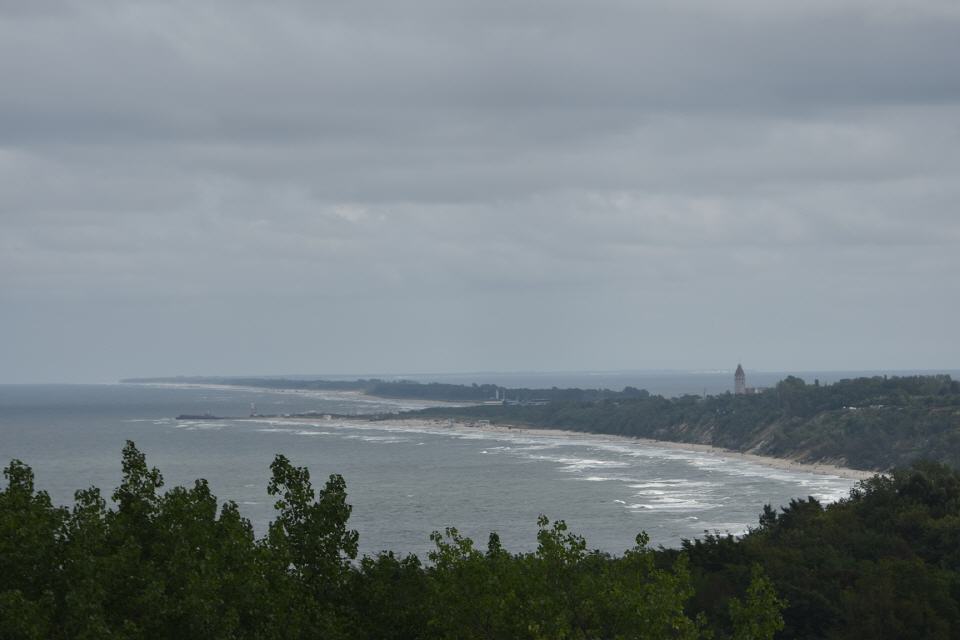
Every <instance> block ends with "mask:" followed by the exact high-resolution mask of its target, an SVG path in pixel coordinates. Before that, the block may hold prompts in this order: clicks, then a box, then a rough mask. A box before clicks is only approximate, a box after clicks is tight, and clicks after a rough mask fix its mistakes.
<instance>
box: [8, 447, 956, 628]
mask: <svg viewBox="0 0 960 640" xmlns="http://www.w3.org/2000/svg"><path fill="white" fill-rule="evenodd" d="M271 470H272V472H273V475H272V479H271V481H270V483H269V486H268V491H269V493H270V494H271V495H273V496H274V497H275V498H276V500H277V501H276V509H277V512H276V518H275V519H274V521H273V522H272V523H271V524H270V525H269V529H268V531H267V533H266V535H264V536H263V537H261V538H257V537H256V536H255V535H254V533H253V530H252V528H251V525H250V523H249V522H248V521H247V520H246V519H244V518H243V517H242V516H241V515H240V513H239V511H238V509H237V506H236V505H235V504H233V503H231V502H227V503H225V504H224V505H222V507H221V506H219V505H218V502H217V500H216V498H215V497H214V496H213V495H211V493H210V490H209V488H208V486H207V484H206V482H204V481H202V480H199V481H197V482H196V483H195V484H194V486H193V487H192V488H184V487H175V488H173V489H171V490H169V491H167V492H166V493H163V494H161V493H160V488H161V487H162V484H163V481H162V478H161V476H160V474H159V472H158V471H157V470H156V469H151V468H149V467H148V466H147V464H146V460H145V458H144V456H143V454H142V453H140V452H139V451H138V450H137V449H136V448H135V447H134V446H133V444H132V443H128V444H127V446H126V447H125V449H124V451H123V480H122V483H121V485H120V486H119V487H118V488H117V490H116V491H115V492H114V493H113V495H112V499H113V501H112V504H108V503H107V502H106V501H105V500H104V498H103V497H102V496H101V495H100V492H99V491H98V490H97V489H94V488H91V489H87V490H83V491H78V492H77V493H76V499H75V504H74V505H73V507H72V508H70V509H67V508H63V507H56V506H54V505H52V504H51V502H50V499H49V497H48V496H47V494H46V493H45V492H43V491H37V490H36V488H35V487H34V485H33V474H32V472H31V470H30V469H29V467H27V466H26V465H24V464H22V463H20V462H18V461H13V462H12V463H11V464H10V466H9V467H7V469H6V470H5V476H6V478H7V482H8V484H7V487H6V488H5V489H3V490H0V637H2V638H107V637H113V638H178V639H179V638H504V639H506V638H650V639H660V638H711V637H712V638H716V639H718V640H719V639H722V638H735V639H737V640H747V639H750V638H771V637H774V635H775V634H776V637H779V638H791V639H793V638H810V639H812V638H836V639H854V638H864V639H866V638H870V639H871V640H874V639H884V638H920V637H922V638H935V639H936V638H955V637H957V636H958V635H960V475H958V473H957V472H955V471H952V470H950V469H948V468H947V467H945V466H942V465H936V464H933V463H923V464H919V465H916V466H914V467H913V468H910V469H904V470H898V471H895V472H893V473H892V474H890V475H889V476H886V477H884V476H876V477H874V478H873V479H871V480H868V481H865V482H863V483H861V484H860V485H858V486H857V488H855V489H854V490H853V491H852V492H851V494H850V496H849V498H847V499H844V500H842V501H840V502H838V503H836V504H832V505H828V506H826V507H824V506H822V505H821V504H819V503H818V502H817V501H815V500H813V499H806V500H796V501H793V502H792V503H791V504H790V505H789V506H787V507H786V508H784V509H782V510H780V511H779V512H778V511H776V510H774V509H772V508H770V507H767V508H765V509H764V511H763V513H762V514H761V516H760V520H759V524H758V526H757V527H756V528H755V529H753V530H751V531H750V532H749V533H748V534H746V535H745V536H743V537H740V538H737V537H733V536H718V535H707V536H706V537H705V538H703V539H701V540H695V541H687V542H685V543H684V545H683V547H682V548H681V549H669V550H668V549H659V550H652V549H649V548H648V547H647V545H646V542H647V540H646V537H645V536H644V535H643V534H640V535H639V536H638V537H637V546H636V547H634V548H633V549H630V550H627V551H626V552H625V553H624V554H623V555H622V556H619V557H612V556H610V555H608V554H604V553H600V552H596V551H593V552H591V551H588V550H587V545H586V542H585V540H584V539H583V538H581V537H580V536H577V535H575V534H572V533H570V532H569V531H568V529H567V527H566V525H565V524H564V523H563V522H562V521H557V522H553V523H551V522H550V521H549V520H548V519H547V518H545V517H541V518H540V520H539V522H538V524H539V527H540V528H539V533H538V541H539V546H538V549H537V550H536V551H535V552H532V553H522V554H513V553H510V552H508V551H506V550H505V549H503V547H502V545H501V544H500V542H499V539H498V538H497V536H496V535H495V534H491V536H490V539H489V541H488V543H487V546H486V549H485V550H481V549H477V548H476V547H475V546H474V544H473V542H472V541H471V540H469V539H467V538H465V537H463V536H461V535H460V534H459V533H458V532H457V531H456V530H455V529H448V530H447V531H446V532H445V533H444V534H440V533H434V534H433V535H432V536H431V537H432V539H433V541H434V542H435V544H436V548H435V550H434V551H433V552H432V553H431V554H430V557H429V562H427V563H424V562H422V561H421V560H420V559H419V558H417V557H416V556H412V555H411V556H405V557H400V556H397V555H395V554H393V553H390V552H383V553H381V554H378V555H376V556H372V557H363V558H362V559H360V560H357V559H356V557H357V545H358V537H357V534H356V532H354V531H352V530H350V529H349V527H348V518H349V516H350V511H351V507H350V505H349V504H348V503H347V501H346V487H345V484H344V481H343V479H342V478H341V477H339V476H336V475H333V476H330V479H329V480H328V481H327V482H326V484H325V486H324V487H323V488H322V489H320V490H319V491H315V490H314V489H313V488H312V486H311V483H310V476H309V473H308V471H307V470H306V469H304V468H300V467H295V466H293V465H292V464H291V463H290V462H289V461H288V460H287V459H285V458H284V457H283V456H277V458H276V459H275V460H274V462H273V464H272V465H271Z"/></svg>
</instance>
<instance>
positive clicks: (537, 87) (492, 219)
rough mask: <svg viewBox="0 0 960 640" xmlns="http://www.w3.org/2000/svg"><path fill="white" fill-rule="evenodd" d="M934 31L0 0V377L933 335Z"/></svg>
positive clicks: (664, 7)
mask: <svg viewBox="0 0 960 640" xmlns="http://www.w3.org/2000/svg"><path fill="white" fill-rule="evenodd" d="M958 62H960V9H958V8H957V5H956V3H954V2H946V1H937V0H929V1H923V2H919V1H917V2H909V3H906V2H897V1H894V0H869V1H868V0H845V1H841V2H825V1H824V2H820V1H815V2H807V3H801V4H798V3H779V2H776V3H771V2H759V1H752V0H741V1H735V2H729V3H715V2H688V3H676V2H641V3H637V2H594V3H586V2H577V1H573V0H562V1H560V2H551V3H543V2H522V3H517V2H509V3H508V2H500V1H493V2H485V3H476V2H471V3H466V2H449V1H444V2H440V1H432V0H431V1H423V0H421V1H418V2H413V3H396V2H386V1H382V2H362V3H358V2H353V3H346V2H332V3H313V2H294V1H288V2H277V3H268V4H265V3H255V2H229V3H228V2H169V3H162V4H158V3H149V2H111V1H106V0H103V1H98V2H79V1H76V2H73V1H63V2H35V3H18V2H8V3H4V2H0V82H2V83H3V86H4V91H3V92H2V94H0V184H2V185H3V186H2V189H0V305H2V306H3V308H4V310H5V313H4V314H3V315H2V316H0V333H2V335H5V336H15V339H14V338H10V340H9V343H8V344H6V345H0V346H3V347H4V348H3V349H0V351H2V353H0V359H2V362H4V363H5V364H6V363H14V364H6V366H4V367H2V368H0V380H20V379H54V378H57V377H60V376H61V374H62V376H66V377H68V378H72V379H81V378H83V377H84V376H109V375H116V376H119V375H122V374H127V373H130V374H135V373H144V374H149V373H153V372H154V371H157V372H158V373H177V372H184V373H203V372H217V371H221V372H226V373H229V372H230V370H231V369H232V370H236V371H246V372H250V371H254V370H255V369H257V368H258V366H260V367H262V370H263V371H264V372H270V371H281V372H282V371H288V372H289V371H297V370H299V371H308V370H311V369H312V370H321V369H322V370H326V371H333V370H341V371H371V370H376V369H380V370H411V369H418V368H419V369H423V370H430V369H433V370H444V369H446V370H450V369H461V370H464V369H467V370H477V369H484V368H487V369H510V368H514V369H536V368H566V369H571V368H589V367H599V368H615V367H631V368H636V367H644V366H651V367H671V366H677V367H683V366H690V367H704V366H725V365H727V364H729V363H728V362H727V360H728V359H730V358H731V357H737V356H742V357H744V358H745V359H746V358H750V357H752V361H751V366H753V367H755V368H757V367H759V368H763V367H767V368H772V369H783V368H789V367H790V366H791V363H797V366H802V365H803V363H806V365H805V366H807V367H808V368H811V369H823V368H830V367H833V368H839V369H852V368H861V367H868V366H877V367H895V366H902V367H919V366H955V365H956V359H957V358H958V357H960V352H958V351H957V347H956V345H955V344H954V343H955V341H953V340H952V335H953V332H952V330H951V329H950V328H949V322H948V320H947V318H950V317H956V314H957V313H958V312H960V307H958V306H957V305H958V302H957V300H958V299H960V297H958V296H956V295H955V294H956V284H955V282H956V279H957V276H958V275H960V258H958V255H957V254H960V252H958V251H956V247H957V246H958V244H960V216H958V215H957V211H956V202H957V201H958V197H960V179H958V178H960V152H958V149H960V144H958V143H960V125H958V122H960V75H958V74H956V73H955V71H954V69H955V68H956V65H957V63H958ZM918 316H922V317H925V318H927V320H926V322H927V323H928V328H927V330H926V331H925V332H924V335H923V336H917V335H916V334H915V333H914V332H910V331H907V330H906V327H908V326H909V323H910V322H911V320H912V319H914V318H916V317H918ZM309 318H314V319H315V323H314V324H311V322H310V321H309V320H308V319H309ZM68 319H69V320H70V322H68ZM74 320H75V322H74ZM118 323H121V324H123V323H126V324H130V325H131V328H128V329H123V330H121V329H118V327H117V324H118ZM271 326H275V327H280V328H281V329H280V330H272V329H271ZM218 328H219V329H218ZM141 330H142V331H144V332H152V333H153V335H154V337H153V338H152V339H151V340H153V341H154V342H156V346H155V348H154V347H151V349H149V350H148V352H149V353H148V357H147V359H146V360H143V361H141V359H140V358H139V357H135V356H134V355H133V353H134V352H135V351H136V349H137V348H138V347H137V345H138V344H140V343H139V342H138V341H141V342H142V340H143V339H144V338H143V335H142V333H141ZM218 331H222V334H221V333H218ZM266 335H269V336H270V337H269V338H263V344H262V348H258V349H257V350H255V351H254V353H253V354H251V356H250V357H251V358H254V359H255V362H254V363H245V362H244V361H243V360H242V358H241V357H240V356H238V355H237V354H236V353H235V352H234V351H233V348H234V345H235V343H236V342H237V341H242V340H243V338H244V336H266ZM491 335H498V336H508V337H506V338H504V339H502V340H501V341H499V342H498V343H497V346H495V347H491V345H490V344H489V342H488V341H487V339H486V336H491ZM477 336H484V338H483V339H478V338H477ZM570 336H575V337H574V338H573V339H571V338H570ZM784 336H789V337H788V338H785V337H784ZM54 344H55V345H57V346H56V350H54V348H53V347H51V346H50V345H54ZM306 344H309V346H304V345H306ZM85 345H86V346H85ZM625 345H626V346H625ZM54 351H56V353H55V352H54ZM100 351H107V352H109V353H110V356H109V357H95V355H94V354H95V352H96V353H99V352H100ZM731 353H732V354H733V355H731ZM125 354H127V355H125ZM318 358H322V362H323V363H324V366H322V367H318V366H315V364H314V363H316V362H318ZM178 363H183V368H182V369H180V370H179V371H178V370H175V368H176V366H177V364H178ZM257 363H260V364H259V365H258V364H257Z"/></svg>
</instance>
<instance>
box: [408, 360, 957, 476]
mask: <svg viewBox="0 0 960 640" xmlns="http://www.w3.org/2000/svg"><path fill="white" fill-rule="evenodd" d="M417 415H425V416H433V417H451V418H473V419H487V420H490V421H491V422H500V423H509V424H525V425H530V426H536V427H543V428H558V429H572V430H578V431H588V432H593V433H607V434H616V435H624V436H633V437H643V438H654V439H660V440H670V441H675V442H696V443H702V444H711V445H714V446H718V447H724V448H728V449H734V450H739V451H752V452H755V453H762V454H767V455H773V456H778V457H790V458H796V459H799V460H803V461H807V462H813V461H831V462H838V463H841V464H846V465H849V466H852V467H855V468H859V469H877V470H882V469H889V468H892V467H894V466H903V465H907V464H909V463H911V462H912V461H914V460H917V459H930V460H934V461H939V462H943V463H946V464H949V465H951V466H953V467H955V468H960V383H958V382H957V381H956V380H952V379H951V378H950V376H946V375H937V376H910V377H885V376H883V377H880V376H878V377H872V378H856V379H852V380H841V381H839V382H836V383H834V384H831V385H821V384H819V383H818V382H816V381H815V382H814V383H813V384H807V383H805V382H804V381H803V380H801V379H799V378H796V377H792V376H791V377H788V378H786V379H785V380H783V381H781V382H780V383H779V384H778V385H777V386H776V387H774V388H772V389H767V390H763V391H761V392H759V393H756V394H751V395H733V394H729V393H727V394H722V395H717V396H707V397H705V398H704V397H700V396H692V395H687V396H681V397H677V398H664V397H662V396H654V395H650V394H649V393H646V392H645V391H639V392H631V393H629V394H622V395H620V396H616V397H609V398H605V399H598V400H593V401H579V402H570V401H558V402H551V403H549V404H546V405H512V406H507V405H503V406H500V405H497V406H490V405H486V406H477V407H462V408H449V407H447V408H431V409H426V410H424V411H421V412H418V413H417Z"/></svg>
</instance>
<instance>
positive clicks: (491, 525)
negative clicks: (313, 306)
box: [0, 385, 853, 556]
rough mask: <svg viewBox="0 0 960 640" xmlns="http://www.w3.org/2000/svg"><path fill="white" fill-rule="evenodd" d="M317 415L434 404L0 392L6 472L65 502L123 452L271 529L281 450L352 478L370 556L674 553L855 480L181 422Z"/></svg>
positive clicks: (581, 439)
mask: <svg viewBox="0 0 960 640" xmlns="http://www.w3.org/2000/svg"><path fill="white" fill-rule="evenodd" d="M251 402H255V403H256V405H257V410H258V411H259V412H260V413H264V414H266V413H277V414H282V413H291V412H303V411H311V410H315V411H320V412H329V413H337V414H357V415H360V414H365V413H373V412H383V411H390V410H397V409H400V408H414V407H418V406H425V404H424V403H417V402H406V401H400V402H392V401H389V400H379V399H372V398H366V397H362V396H351V395H349V394H335V393H316V394H302V393H277V392H261V391H251V390H240V389H199V388H158V387H146V386H128V385H3V386H0V460H2V461H3V463H4V464H6V463H7V461H9V459H11V458H19V459H21V460H23V461H24V462H26V463H28V464H30V465H31V466H32V467H33V469H34V471H35V473H36V476H37V483H38V486H39V487H40V488H42V489H44V490H46V491H48V492H49V493H50V495H51V496H52V497H53V499H54V500H55V501H56V502H58V503H61V504H69V503H70V502H71V501H72V496H73V492H74V491H75V490H77V489H80V488H84V487H87V486H90V485H96V486H99V487H100V488H101V489H102V490H103V491H104V493H105V494H108V495H109V493H110V492H111V491H112V489H113V487H115V486H116V484H117V483H118V482H119V479H120V451H121V448H122V446H123V444H124V441H125V440H127V439H131V440H134V441H135V442H136V443H137V445H138V446H139V447H140V448H141V450H143V451H144V452H145V453H146V454H147V459H148V462H149V463H150V464H151V465H154V466H157V467H159V468H160V471H161V472H162V473H163V475H164V478H165V480H166V483H167V486H172V485H175V484H189V483H192V481H193V480H194V479H195V478H199V477H202V478H206V479H207V480H208V481H209V482H210V484H211V487H212V489H213V491H214V493H215V494H216V495H217V496H218V497H219V498H220V499H221V500H225V499H231V500H234V501H236V502H237V503H238V504H239V505H240V507H241V510H242V511H243V513H244V514H245V515H246V516H247V517H249V518H250V519H251V520H252V521H253V523H254V526H255V528H256V529H257V530H258V532H260V533H263V532H264V531H265V529H266V523H267V522H269V521H270V519H271V518H272V502H271V500H270V498H269V496H267V494H266V486H267V482H268V480H269V465H270V462H271V460H272V459H273V456H274V454H276V453H283V454H285V455H286V456H288V457H289V458H291V460H293V461H294V462H295V463H296V464H299V465H306V466H308V467H309V468H310V471H311V475H312V477H313V479H314V483H315V484H316V485H319V484H321V483H322V481H323V480H324V479H325V478H326V477H327V476H328V475H329V474H331V473H340V474H342V475H343V476H344V477H345V478H346V480H347V488H348V492H349V496H350V502H351V503H352V504H353V505H354V511H353V516H352V518H351V525H352V526H353V527H354V528H356V529H357V530H359V532H360V544H361V550H362V551H363V552H366V553H373V552H376V551H379V550H382V549H393V550H395V551H399V552H414V553H417V554H420V555H421V556H424V555H425V554H426V552H427V551H428V550H429V549H430V548H431V544H430V542H429V539H428V536H429V533H430V532H431V531H433V530H440V529H443V528H444V527H446V526H456V527H458V528H459V529H460V530H461V531H462V532H464V533H466V534H467V535H469V536H471V537H473V538H474V539H475V540H476V541H477V542H478V543H479V544H481V545H482V544H485V542H486V538H487V535H488V534H489V532H490V531H494V530H495V531H497V532H499V533H500V535H501V538H502V539H503V542H504V544H505V545H506V546H507V548H508V549H511V550H513V551H522V550H530V549H532V548H534V547H535V546H536V537H535V535H536V524H535V521H536V518H537V515H538V514H539V513H545V514H547V515H548V516H549V517H551V518H553V519H564V520H566V521H567V523H568V524H569V525H570V526H571V528H572V529H573V530H574V531H577V532H579V533H581V534H583V535H584V536H585V537H586V538H587V542H588V544H589V546H590V547H591V548H600V549H604V550H607V551H611V552H615V553H619V552H622V551H623V550H624V549H626V548H629V547H630V546H631V545H632V544H633V539H634V537H635V536H636V534H637V532H639V531H640V530H645V531H647V532H648V533H649V534H650V536H651V538H652V541H653V543H654V544H662V545H665V546H676V545H678V544H679V542H680V540H681V539H683V538H691V537H696V536H698V535H701V534H702V532H703V531H705V530H708V531H720V532H726V531H729V532H733V533H738V532H742V531H744V530H746V528H747V527H749V526H753V525H754V524H755V523H756V520H757V515H758V513H759V512H760V511H761V509H762V508H763V505H764V504H766V503H771V504H774V505H781V504H785V503H787V502H788V501H789V500H790V499H791V498H795V497H806V496H808V495H812V496H815V497H817V498H819V499H821V500H826V501H829V500H835V499H838V498H840V497H842V496H843V495H845V494H846V493H847V491H848V490H849V488H850V487H851V486H852V485H853V481H851V480H846V479H842V478H838V477H832V476H822V475H814V474H808V473H801V472H793V471H781V470H774V469H771V468H767V467H764V466H760V465H756V464H753V463H749V462H744V461H740V460H736V459H730V458H722V457H717V456H714V455H712V454H708V453H697V452H688V451H683V450H680V449H675V448H671V447H669V446H649V445H644V444H641V443H638V442H633V441H629V440H622V439H614V438H605V437H601V436H589V435H562V434H556V435H553V434H551V435H531V434H527V433H517V432H502V433H499V432H498V433H489V432H482V431H478V430H476V429H470V428H456V427H449V426H445V425H439V424H438V425H433V426H418V427H414V426H411V425H408V424H403V423H367V422H364V421H362V420H340V419H337V420H323V419H320V420H315V421H298V422H295V423H294V422H291V421H285V420H270V419H262V420H235V421H203V420H198V421H189V422H183V421H179V422H178V421H176V420H174V419H173V417H174V416H176V415H178V414H181V413H189V414H202V413H205V412H210V413H213V414H215V415H245V414H246V413H248V411H249V406H250V403H251Z"/></svg>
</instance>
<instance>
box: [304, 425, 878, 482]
mask: <svg viewBox="0 0 960 640" xmlns="http://www.w3.org/2000/svg"><path fill="white" fill-rule="evenodd" d="M288 419H289V420H293V421H304V422H316V419H300V418H288ZM356 420H357V421H366V420H365V419H364V418H363V417H362V416H357V418H356ZM369 422H370V423H371V424H377V423H381V424H385V425H391V426H402V425H410V426H411V427H428V428H451V429H464V430H470V429H474V430H480V431H484V432H489V433H500V432H509V433H513V434H526V435H532V436H553V437H557V436H570V437H576V438H587V437H589V438H590V439H592V440H602V441H609V442H633V443H638V442H639V443H642V444H649V445H651V446H656V447H658V448H661V449H673V450H677V451H697V452H701V453H708V454H711V455H714V456H716V457H718V458H724V459H735V460H743V461H746V462H751V463H754V464H759V465H763V466H766V467H770V468H772V469H782V470H787V471H800V472H804V473H815V474H818V475H828V476H837V477H840V478H847V479H850V480H866V479H867V478H872V477H873V476H875V475H877V473H879V472H878V471H863V470H860V469H850V468H849V467H841V466H838V465H833V464H826V463H816V464H809V463H803V462H797V461H795V460H790V459H787V458H774V457H772V456H762V455H756V454H752V453H742V452H740V451H733V450H731V449H723V448H721V447H713V446H710V445H706V444H695V443H685V442H672V441H668V440H650V439H647V438H631V437H628V436H618V435H608V434H602V433H590V432H585V431H569V430H564V429H537V428H531V427H525V426H519V425H503V424H484V423H482V422H479V421H473V422H471V421H462V420H461V421H454V420H442V419H441V420H425V419H423V418H401V417H396V418H389V419H386V420H377V421H369Z"/></svg>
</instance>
